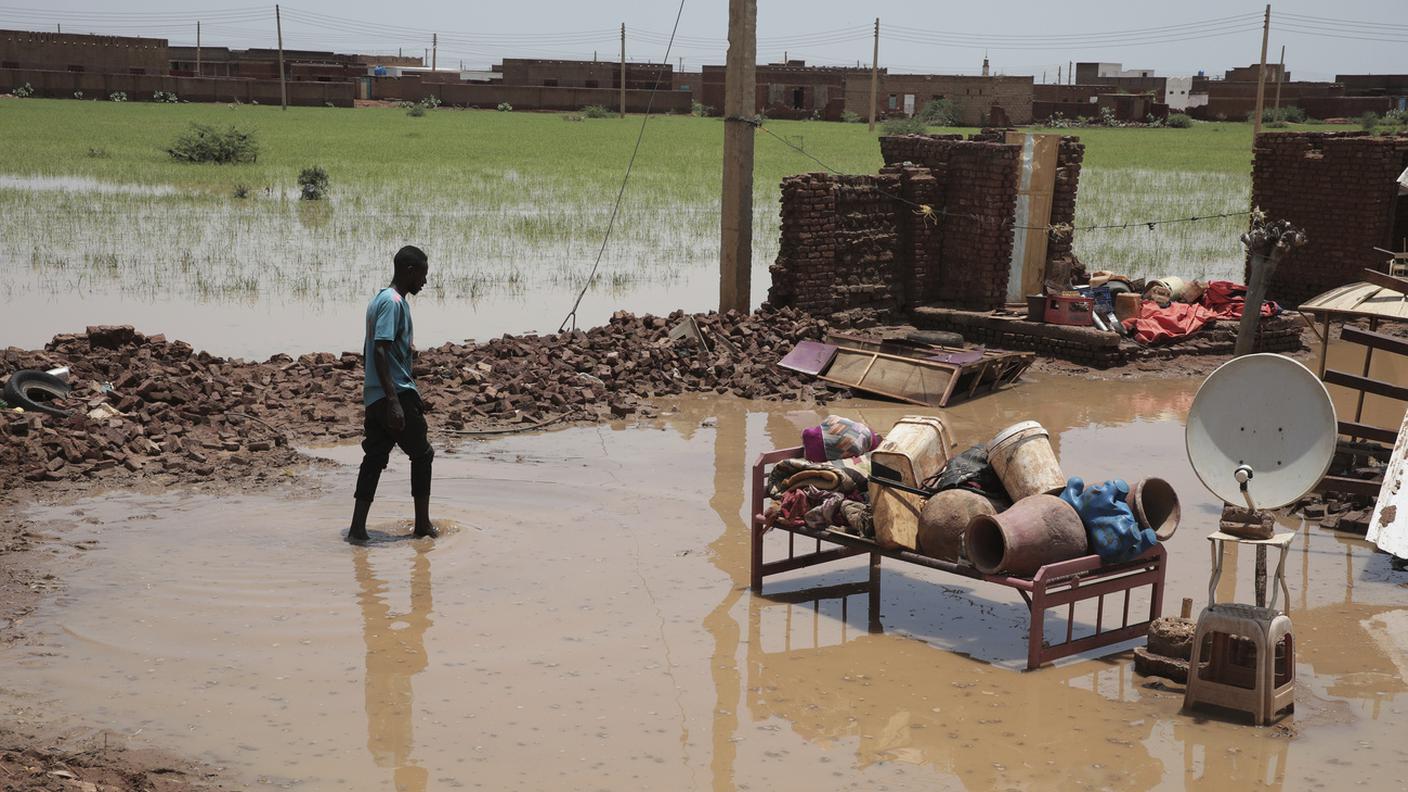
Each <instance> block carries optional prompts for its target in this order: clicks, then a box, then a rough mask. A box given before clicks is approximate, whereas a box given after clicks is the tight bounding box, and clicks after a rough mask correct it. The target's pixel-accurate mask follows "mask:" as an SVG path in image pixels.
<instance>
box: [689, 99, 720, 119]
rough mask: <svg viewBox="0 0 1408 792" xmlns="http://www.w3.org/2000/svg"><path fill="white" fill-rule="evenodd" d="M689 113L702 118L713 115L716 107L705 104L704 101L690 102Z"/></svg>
mask: <svg viewBox="0 0 1408 792" xmlns="http://www.w3.org/2000/svg"><path fill="white" fill-rule="evenodd" d="M689 114H690V115H692V116H699V117H700V118H703V117H704V116H711V115H713V114H714V108H712V107H710V106H709V105H706V104H704V103H703V102H690V103H689Z"/></svg>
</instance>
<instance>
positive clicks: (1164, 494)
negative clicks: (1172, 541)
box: [1125, 478, 1182, 542]
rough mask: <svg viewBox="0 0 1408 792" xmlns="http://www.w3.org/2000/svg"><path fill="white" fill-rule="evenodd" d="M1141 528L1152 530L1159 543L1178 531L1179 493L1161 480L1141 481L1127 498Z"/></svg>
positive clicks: (1147, 479) (1179, 513)
mask: <svg viewBox="0 0 1408 792" xmlns="http://www.w3.org/2000/svg"><path fill="white" fill-rule="evenodd" d="M1125 502H1126V503H1128V504H1129V508H1130V509H1131V510H1133V511H1134V519H1136V520H1138V521H1139V527H1140V528H1152V529H1153V530H1154V534H1155V535H1156V536H1158V537H1159V541H1161V542H1166V541H1168V540H1169V538H1171V537H1172V536H1173V532H1174V531H1177V530H1178V518H1179V517H1180V516H1181V514H1182V512H1181V510H1180V509H1179V507H1178V493H1177V492H1174V491H1173V486H1172V485H1170V484H1169V483H1168V482H1167V481H1164V480H1163V479H1161V478H1146V479H1141V480H1140V481H1139V482H1138V483H1137V484H1135V485H1134V488H1133V489H1131V490H1130V491H1129V495H1128V496H1127V497H1125Z"/></svg>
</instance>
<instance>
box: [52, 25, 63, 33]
mask: <svg viewBox="0 0 1408 792" xmlns="http://www.w3.org/2000/svg"><path fill="white" fill-rule="evenodd" d="M54 24H55V26H56V27H57V28H58V32H59V33H62V32H64V23H62V22H55V23H54Z"/></svg>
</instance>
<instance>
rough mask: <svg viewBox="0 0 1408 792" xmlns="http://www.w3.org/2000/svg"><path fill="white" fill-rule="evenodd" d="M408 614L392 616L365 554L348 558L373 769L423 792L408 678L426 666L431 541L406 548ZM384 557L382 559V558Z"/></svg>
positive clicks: (379, 535) (395, 539)
mask: <svg viewBox="0 0 1408 792" xmlns="http://www.w3.org/2000/svg"><path fill="white" fill-rule="evenodd" d="M368 533H370V535H371V540H370V542H369V543H368V544H373V545H375V544H390V543H399V542H403V541H406V540H409V539H412V538H413V537H411V536H410V535H409V534H406V535H401V534H389V533H384V532H378V531H369V532H368ZM412 546H413V547H414V548H415V555H414V556H413V557H412V559H411V581H410V582H411V609H410V612H408V613H394V612H392V610H391V607H390V605H389V604H388V603H387V597H386V594H387V587H386V584H385V583H384V582H382V581H381V580H380V579H379V578H377V577H376V574H375V573H374V571H373V569H372V564H371V552H370V549H369V548H367V547H365V546H364V547H359V548H357V549H356V550H354V551H353V553H352V566H353V571H354V573H355V575H356V578H357V587H358V593H357V602H358V604H359V605H360V606H361V610H362V638H363V640H364V642H365V643H366V648H367V654H366V669H367V674H366V682H365V694H366V708H367V750H368V751H369V752H370V753H371V755H372V761H374V762H375V763H376V765H377V766H378V767H384V768H390V769H391V771H392V782H393V784H394V787H393V788H394V789H396V790H397V792H424V790H425V788H426V784H427V782H428V780H429V772H428V771H427V770H426V768H424V767H421V766H420V765H418V764H416V763H415V762H414V761H413V760H412V759H411V753H412V752H413V750H414V747H415V744H414V729H413V726H412V723H413V716H414V709H415V707H414V702H415V699H414V694H413V690H412V688H411V679H412V677H414V676H415V675H416V674H419V673H420V672H421V671H424V670H425V668H426V666H427V665H428V663H429V659H428V657H427V655H426V652H425V632H426V630H428V629H430V626H431V624H433V623H434V622H433V621H432V620H431V618H430V617H431V611H432V606H433V602H432V598H431V590H430V552H431V551H432V550H433V549H434V547H435V544H434V542H432V541H429V540H427V541H419V542H415V543H413V545H412ZM385 557H386V556H383V558H385Z"/></svg>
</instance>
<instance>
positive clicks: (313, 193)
mask: <svg viewBox="0 0 1408 792" xmlns="http://www.w3.org/2000/svg"><path fill="white" fill-rule="evenodd" d="M327 194H328V172H327V171H325V170H323V169H322V167H321V166H318V165H314V166H313V167H311V168H304V169H303V170H302V171H300V172H299V174H298V197H299V198H301V199H303V200H305V201H321V200H323V198H325V197H326V196H327Z"/></svg>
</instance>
